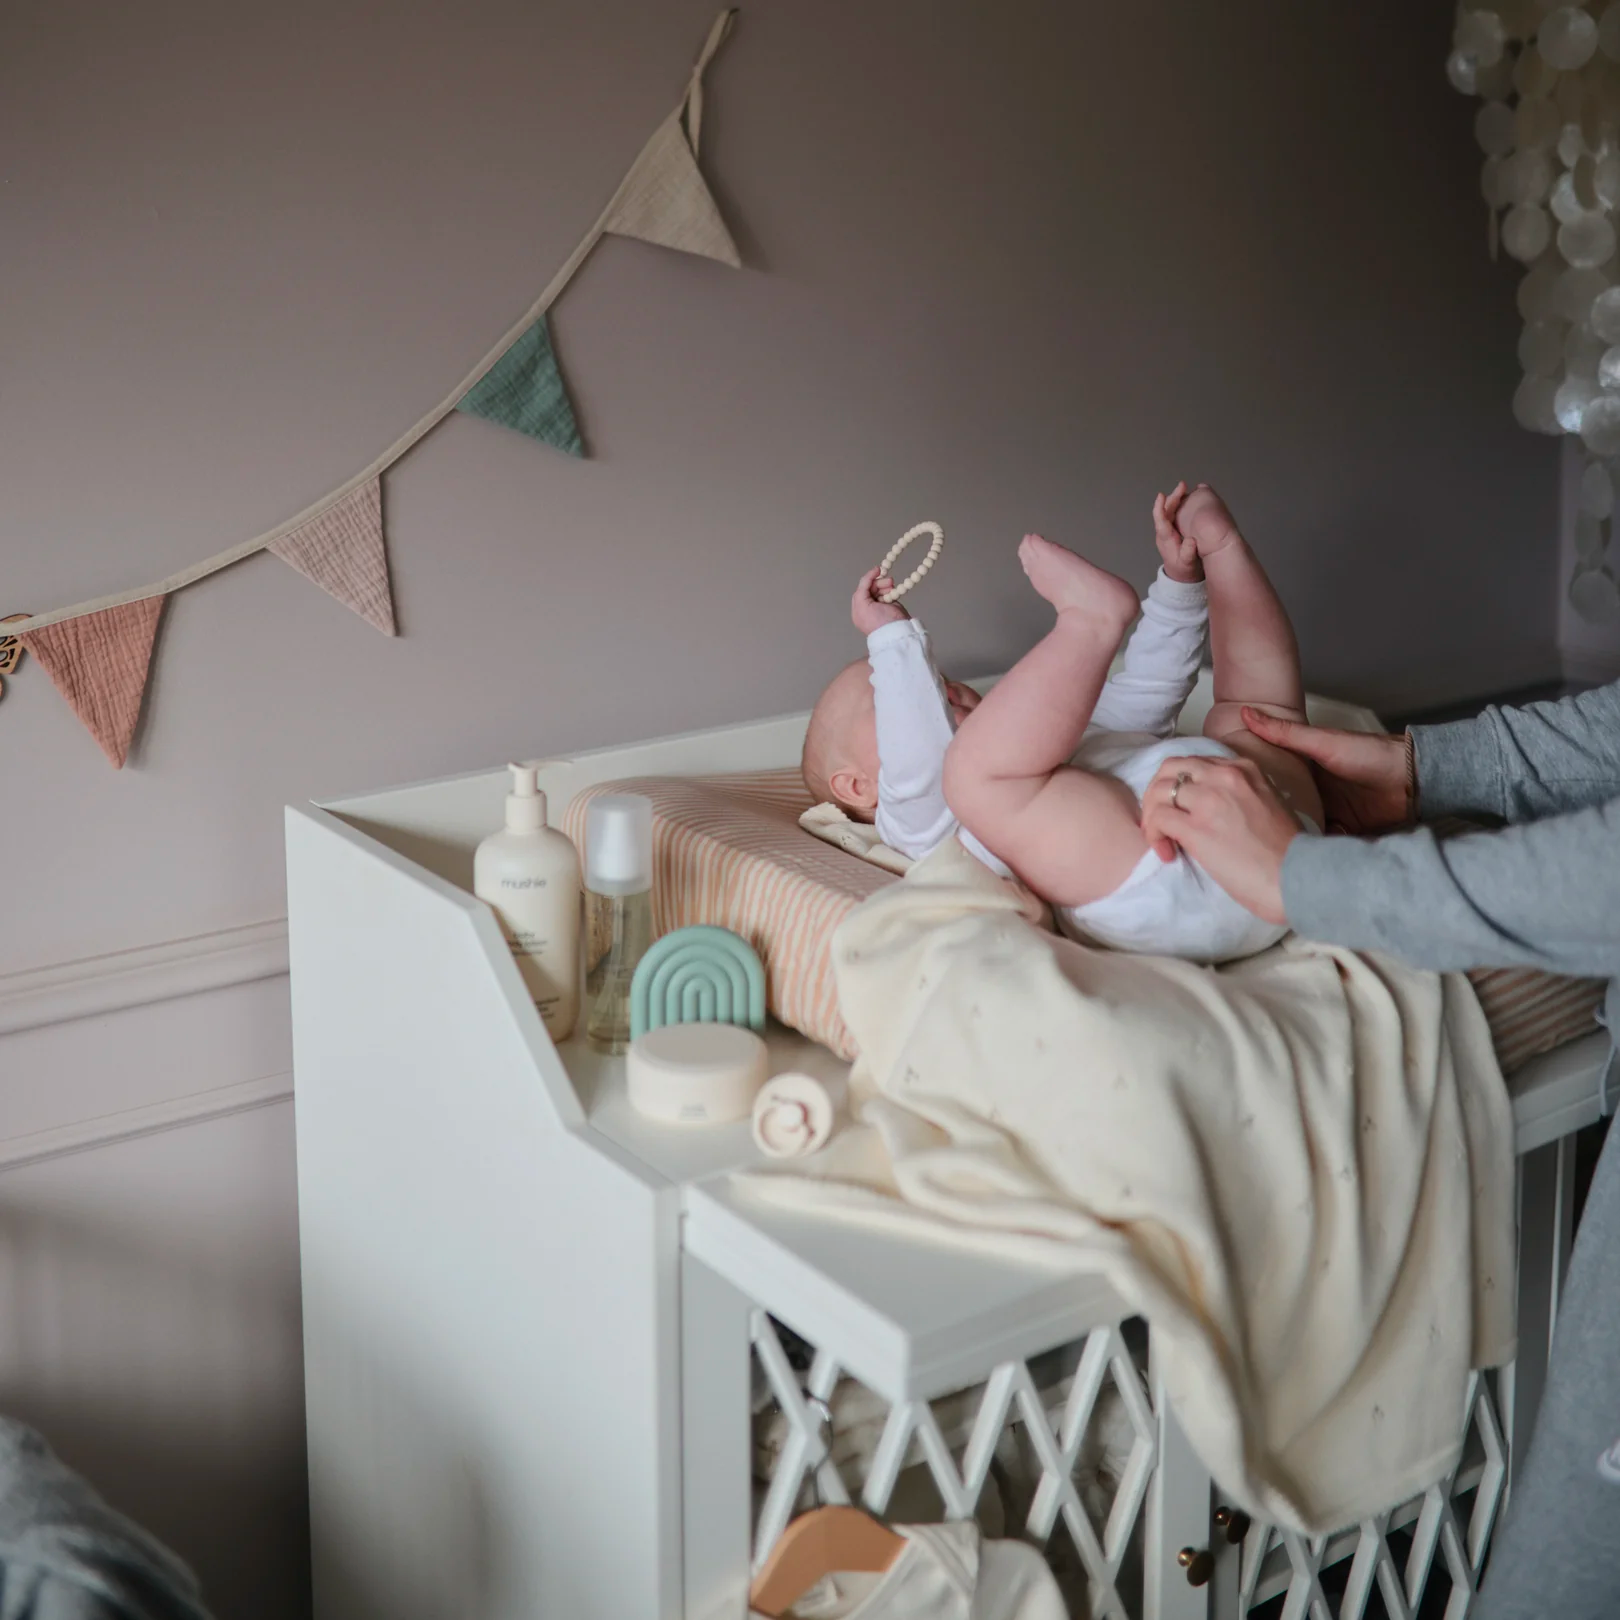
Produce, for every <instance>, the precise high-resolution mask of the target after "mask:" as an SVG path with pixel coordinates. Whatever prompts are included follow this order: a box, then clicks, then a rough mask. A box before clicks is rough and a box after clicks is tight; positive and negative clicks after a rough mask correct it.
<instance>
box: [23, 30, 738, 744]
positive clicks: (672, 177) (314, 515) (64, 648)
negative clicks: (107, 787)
mask: <svg viewBox="0 0 1620 1620" xmlns="http://www.w3.org/2000/svg"><path fill="white" fill-rule="evenodd" d="M735 18H736V12H735V11H734V10H731V11H723V12H721V14H720V15H719V16H718V17H717V18H716V19H715V22H714V25H713V27H712V28H711V29H710V30H709V36H708V39H707V40H706V41H705V42H704V45H703V49H702V51H701V52H699V54H698V59H697V63H696V65H695V66H694V67H693V69H692V74H691V77H690V78H689V79H688V81H687V86H686V93H685V94H684V95H683V96H682V98H681V102H680V105H679V106H677V107H676V109H675V110H674V112H672V113H671V114H670V115H669V117H668V118H666V119H665V120H664V122H663V123H661V124H660V125H659V126H658V128H657V129H656V130H655V131H654V132H653V134H652V137H651V138H650V139H649V140H648V142H647V144H646V145H645V146H644V147H643V148H642V150H641V153H640V155H639V156H638V157H637V158H636V161H635V162H634V163H633V164H632V165H631V167H630V171H629V173H628V174H626V175H625V177H624V179H623V180H622V181H621V182H620V184H619V187H618V189H617V190H616V191H615V192H614V194H613V196H612V198H611V199H610V201H609V202H608V205H607V207H606V208H605V209H603V211H602V213H601V216H600V217H599V218H598V219H597V221H596V223H595V224H594V225H593V226H592V227H591V228H590V230H589V231H587V232H586V234H585V236H584V237H583V238H582V239H581V240H580V242H579V244H578V245H577V246H576V247H575V249H574V251H573V252H572V253H571V254H570V255H569V256H568V259H567V260H566V261H565V263H564V264H563V266H562V268H561V269H560V270H558V272H557V273H556V275H554V276H553V277H552V279H551V282H550V283H549V285H548V286H547V287H546V288H545V290H544V291H543V292H542V293H541V294H540V296H539V297H538V298H537V299H535V301H534V303H533V304H532V305H530V307H529V308H528V309H527V310H526V311H525V312H524V313H523V315H522V316H520V317H519V319H518V320H517V321H516V322H514V323H513V325H512V326H511V327H510V328H509V329H508V330H507V332H506V333H505V334H504V335H503V336H502V338H501V339H500V341H499V342H498V343H496V344H495V346H494V347H493V348H492V349H491V350H490V351H489V352H488V353H487V354H486V355H485V356H484V358H483V359H482V360H480V361H479V363H478V364H477V366H475V367H474V368H473V370H472V371H471V372H469V373H468V375H467V376H466V377H464V378H463V379H462V380H461V381H460V382H459V383H457V384H456V386H455V388H453V389H452V390H451V391H450V393H449V394H448V395H447V396H446V397H445V398H444V399H442V400H441V401H440V402H439V403H438V404H437V405H435V406H434V407H433V409H432V410H430V411H428V412H427V413H426V415H424V416H422V417H421V418H420V419H419V420H418V421H417V422H416V423H415V424H414V425H413V426H412V427H410V428H408V429H407V430H406V431H405V432H404V433H402V434H401V435H400V436H399V438H398V439H396V440H395V441H394V443H393V444H391V445H390V446H389V447H388V448H387V449H386V450H384V451H383V452H382V454H381V455H379V456H378V457H377V458H376V459H375V460H373V461H372V462H371V463H370V464H369V465H367V466H365V467H363V468H362V469H361V470H360V471H359V472H357V473H356V474H354V476H353V477H352V478H350V479H348V480H347V481H346V482H345V483H343V484H341V485H339V486H338V488H336V489H334V490H332V491H331V492H330V493H328V494H326V495H323V496H322V497H321V498H320V499H319V500H318V501H314V502H312V503H311V504H310V505H309V506H307V507H306V508H305V509H304V510H303V511H302V512H299V513H298V514H296V515H295V516H294V517H291V518H289V519H288V520H287V521H286V522H285V523H282V524H279V525H278V526H277V527H276V528H274V529H271V530H269V531H268V532H267V533H265V534H261V535H258V536H256V537H255V538H254V539H252V540H245V541H243V542H241V544H239V545H235V546H232V547H230V548H229V549H227V550H225V551H221V552H218V553H216V554H215V555H214V556H212V557H205V558H204V559H203V560H202V561H200V562H197V563H194V564H192V565H191V566H190V567H189V568H184V569H182V570H180V572H178V573H176V574H172V575H170V576H169V577H168V578H167V579H162V580H159V581H157V583H155V584H152V585H144V586H138V587H136V588H135V589H133V590H126V591H120V592H115V593H113V594H111V595H108V596H102V597H97V598H95V599H94V600H92V601H88V602H79V603H77V604H75V605H74V606H72V607H65V608H57V609H55V610H53V611H52V612H49V613H36V614H32V615H13V617H12V620H7V621H3V622H5V623H6V624H7V629H8V632H9V634H8V635H7V636H6V637H5V638H4V641H3V643H0V653H3V652H5V651H6V649H7V648H8V647H9V648H26V649H27V650H28V651H29V652H30V653H32V654H33V655H34V657H35V658H36V659H37V660H38V661H39V664H40V666H41V668H43V669H44V670H45V672H46V673H47V674H48V675H49V676H50V678H51V680H52V682H53V683H54V684H55V686H56V688H57V690H58V691H60V692H61V694H62V696H63V697H64V698H66V699H67V701H68V704H69V706H70V707H71V708H72V709H73V712H74V713H75V714H77V715H78V717H79V719H80V720H81V721H82V722H83V724H84V726H85V728H86V729H87V730H88V731H89V732H90V734H91V735H92V736H93V737H94V738H95V739H96V741H97V743H99V744H100V746H101V749H102V752H103V753H104V754H106V756H107V758H108V760H109V761H110V762H111V763H112V764H113V766H114V767H115V768H116V767H121V766H122V765H123V763H124V761H125V759H126V758H127V757H128V754H129V746H130V741H131V739H132V738H133V736H134V733H135V727H136V724H137V722H138V721H139V719H140V713H141V703H142V699H143V697H144V695H145V691H146V681H147V675H148V673H149V671H150V668H151V661H152V651H153V646H154V643H155V639H156V635H157V628H158V621H159V620H160V618H161V617H162V614H163V604H164V602H165V601H166V600H167V598H168V597H170V596H172V595H173V594H174V593H175V592H176V591H180V590H183V589H185V587H186V586H188V585H192V584H195V583H196V582H197V581H198V580H200V579H206V578H207V577H208V576H209V575H210V574H216V573H218V572H219V571H220V570H221V569H223V568H229V567H230V566H231V565H232V564H234V563H238V562H241V561H243V560H244V559H245V558H247V557H251V556H255V555H257V554H258V553H259V552H261V551H269V552H273V553H274V554H275V555H276V556H277V557H279V558H280V559H281V560H282V561H283V562H285V563H286V564H288V566H289V567H292V568H294V569H296V570H297V571H298V572H299V573H300V574H302V575H303V576H304V577H305V578H306V579H308V580H310V581H312V582H313V583H314V584H316V585H319V586H320V588H321V589H322V590H323V591H325V592H326V593H327V594H328V595H330V596H332V597H333V598H335V599H336V600H337V601H339V602H341V603H342V604H343V605H344V607H346V608H348V609H350V611H351V612H354V613H356V614H358V615H359V616H360V617H361V618H363V619H364V620H365V621H366V622H367V623H368V624H370V625H373V626H374V627H375V628H376V629H378V630H380V631H381V632H382V633H383V634H384V635H385V636H392V635H394V634H395V633H396V624H395V619H394V603H393V595H392V592H391V590H390V588H389V580H388V556H387V545H386V541H385V538H384V530H383V509H382V475H383V473H385V472H386V471H387V470H388V469H389V468H390V467H392V466H393V465H394V464H395V463H396V462H398V461H399V460H400V458H401V457H403V456H404V455H405V454H406V453H407V452H408V451H410V450H411V449H412V448H413V447H414V446H415V445H417V444H418V443H420V441H421V440H422V439H424V438H425V437H426V436H427V435H428V434H429V433H431V432H432V431H433V429H434V428H436V427H437V426H438V425H439V424H440V423H441V422H442V421H443V420H444V419H445V418H446V417H447V416H449V415H450V414H451V413H452V412H457V411H459V412H461V413H463V414H466V415H469V416H479V417H483V418H485V419H486V420H488V421H491V422H497V423H500V424H501V425H503V426H505V427H509V428H514V429H516V430H517V431H518V432H520V433H524V434H527V435H528V436H529V437H530V438H534V439H539V440H540V441H541V442H543V443H545V444H548V445H551V446H553V447H554V448H556V449H558V450H561V451H563V452H565V453H566V454H568V455H571V456H579V457H583V456H584V455H585V447H584V444H583V442H582V441H581V439H580V433H579V425H578V422H577V420H576V418H575V415H574V407H573V404H572V402H571V401H570V400H569V397H568V390H567V387H566V385H565V384H564V382H563V378H562V372H561V370H560V368H559V367H558V364H557V355H556V351H555V350H554V349H553V347H552V343H551V330H550V325H549V323H548V321H547V319H546V312H547V310H549V309H550V307H551V306H552V304H554V303H555V302H556V301H557V299H558V297H559V296H560V295H561V294H562V291H563V289H564V288H565V287H566V286H567V285H568V283H569V282H570V281H571V280H572V279H573V277H574V275H575V273H576V272H577V271H578V270H579V268H580V266H581V265H582V264H583V263H584V262H585V260H586V259H587V258H589V257H590V254H591V251H592V250H593V249H594V248H595V246H596V244H597V243H598V242H599V241H601V239H602V237H603V236H604V235H609V234H611V235H616V236H627V237H634V238H636V239H637V240H639V241H643V242H649V243H652V244H654V245H656V246H660V247H667V248H673V249H675V250H676V251H677V252H681V253H693V254H697V255H700V256H701V257H704V258H709V259H715V260H718V261H719V262H720V263H722V264H728V265H731V266H732V267H733V268H737V267H740V265H741V263H742V260H741V257H740V256H739V254H738V252H737V245H736V243H735V242H734V241H733V240H732V237H731V233H730V231H728V230H727V229H726V224H725V221H724V220H723V219H722V218H721V216H720V210H719V208H718V207H716V205H715V201H714V198H713V197H712V196H711V195H710V193H709V188H708V186H707V184H706V183H705V182H704V179H703V175H702V172H701V171H700V170H699V168H698V141H699V135H700V132H701V128H702V121H703V73H704V70H705V69H706V68H707V67H708V65H709V63H710V62H711V61H712V60H713V58H714V54H715V52H716V51H718V50H719V48H720V46H721V44H722V43H723V42H724V40H725V38H726V35H727V34H728V33H729V32H730V31H731V26H732V23H733V21H734V20H735ZM12 638H15V639H14V640H13V639H12ZM20 656H21V655H20V652H18V653H16V654H15V656H11V657H10V658H9V662H7V663H6V665H5V668H6V672H7V673H9V672H10V670H11V669H12V668H15V664H16V658H17V657H20Z"/></svg>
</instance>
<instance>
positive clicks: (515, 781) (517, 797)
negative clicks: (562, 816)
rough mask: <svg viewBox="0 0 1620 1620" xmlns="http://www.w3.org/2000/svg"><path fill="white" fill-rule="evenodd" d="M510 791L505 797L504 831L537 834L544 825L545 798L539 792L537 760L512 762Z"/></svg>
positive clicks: (509, 767) (510, 767)
mask: <svg viewBox="0 0 1620 1620" xmlns="http://www.w3.org/2000/svg"><path fill="white" fill-rule="evenodd" d="M506 768H507V770H509V771H510V772H511V773H512V791H511V792H510V793H508V794H507V795H506V830H507V831H508V832H539V830H540V829H541V828H542V827H543V826H545V824H546V796H545V794H544V793H543V792H541V790H540V764H539V761H537V760H532V759H530V760H523V761H521V762H520V761H518V760H513V761H512V762H511V763H510V764H509V765H508V766H507V767H506Z"/></svg>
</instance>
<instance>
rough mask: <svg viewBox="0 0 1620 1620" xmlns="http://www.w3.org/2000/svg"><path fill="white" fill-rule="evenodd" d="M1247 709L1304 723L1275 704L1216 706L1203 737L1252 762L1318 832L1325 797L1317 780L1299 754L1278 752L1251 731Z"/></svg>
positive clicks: (1295, 712)
mask: <svg viewBox="0 0 1620 1620" xmlns="http://www.w3.org/2000/svg"><path fill="white" fill-rule="evenodd" d="M1245 708H1250V709H1259V710H1260V711H1261V712H1262V713H1264V714H1274V715H1276V716H1277V717H1278V718H1279V719H1282V720H1303V719H1304V718H1305V716H1304V715H1303V714H1302V713H1300V712H1299V711H1298V710H1297V709H1288V708H1283V707H1282V706H1281V705H1279V704H1275V703H1249V704H1243V703H1216V704H1212V705H1211V706H1210V711H1209V713H1208V715H1207V716H1205V719H1204V735H1205V737H1207V738H1209V739H1211V740H1212V741H1215V742H1219V743H1221V744H1222V745H1223V746H1224V747H1225V748H1227V749H1229V750H1230V751H1231V752H1232V753H1233V754H1235V755H1236V756H1237V757H1238V758H1239V759H1247V760H1252V761H1253V762H1254V763H1255V764H1256V765H1258V766H1259V767H1260V769H1261V770H1262V771H1264V772H1265V775H1266V779H1267V781H1269V782H1270V783H1271V785H1272V786H1273V787H1274V788H1276V790H1277V792H1278V794H1279V795H1280V796H1281V798H1282V800H1283V802H1284V803H1285V804H1286V805H1287V806H1288V808H1289V809H1290V810H1292V811H1293V812H1294V814H1295V815H1298V816H1305V817H1308V818H1309V820H1310V821H1311V822H1312V824H1313V825H1315V826H1316V827H1317V828H1320V827H1321V826H1322V824H1323V815H1322V795H1321V794H1320V793H1319V792H1318V791H1317V787H1316V778H1315V777H1313V776H1312V775H1311V768H1310V766H1309V765H1307V764H1306V763H1305V761H1304V760H1303V759H1301V758H1300V757H1299V755H1298V754H1291V753H1289V752H1288V750H1287V749H1286V748H1278V747H1277V746H1276V745H1275V744H1274V743H1268V742H1265V741H1263V740H1262V739H1261V738H1259V737H1257V736H1255V734H1254V733H1253V732H1252V731H1250V730H1249V728H1248V727H1247V726H1246V725H1244V723H1243V710H1244V709H1245Z"/></svg>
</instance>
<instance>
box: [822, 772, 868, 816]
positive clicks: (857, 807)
mask: <svg viewBox="0 0 1620 1620" xmlns="http://www.w3.org/2000/svg"><path fill="white" fill-rule="evenodd" d="M830 786H831V787H832V790H833V797H834V798H835V799H836V800H837V801H838V802H839V804H841V805H842V806H843V807H844V809H846V810H850V811H855V812H860V811H865V812H866V813H867V814H868V815H870V814H871V813H872V811H874V810H876V809H877V783H876V782H875V781H873V779H872V778H871V777H869V776H867V775H866V774H865V773H864V772H862V771H857V770H855V769H853V768H852V767H850V766H847V765H845V766H841V767H840V768H839V769H838V770H836V771H834V772H833V773H832V779H831V783H830Z"/></svg>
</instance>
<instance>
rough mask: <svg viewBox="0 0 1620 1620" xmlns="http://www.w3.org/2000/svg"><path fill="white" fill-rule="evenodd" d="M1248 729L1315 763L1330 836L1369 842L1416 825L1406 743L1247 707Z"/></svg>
mask: <svg viewBox="0 0 1620 1620" xmlns="http://www.w3.org/2000/svg"><path fill="white" fill-rule="evenodd" d="M1243 723H1244V725H1245V726H1247V727H1248V728H1249V730H1250V731H1252V732H1253V733H1254V734H1255V736H1257V737H1259V738H1261V739H1262V740H1263V741H1265V742H1268V743H1275V744H1276V746H1277V747H1278V748H1286V749H1287V750H1288V751H1289V752H1290V753H1291V754H1298V755H1299V756H1300V757H1301V758H1303V759H1306V760H1309V761H1310V765H1311V774H1312V775H1313V776H1314V777H1315V778H1316V785H1317V788H1318V790H1319V791H1320V792H1321V795H1322V810H1323V813H1324V814H1325V815H1326V816H1327V822H1328V825H1327V829H1326V830H1327V831H1329V832H1346V833H1352V834H1356V835H1359V836H1366V835H1368V834H1371V833H1383V832H1391V831H1393V830H1394V829H1396V828H1398V827H1409V826H1411V825H1412V820H1413V813H1414V810H1415V808H1416V807H1415V806H1414V804H1413V802H1412V799H1413V791H1412V789H1413V784H1412V781H1411V772H1410V766H1409V762H1408V759H1407V754H1406V748H1407V743H1406V738H1405V737H1392V736H1388V735H1386V734H1384V733H1380V732H1367V731H1334V730H1332V729H1330V728H1329V727H1327V726H1311V725H1306V724H1305V723H1304V722H1303V721H1299V720H1279V719H1277V718H1276V717H1275V716H1274V715H1269V714H1264V713H1262V712H1261V711H1260V710H1259V709H1250V708H1247V707H1246V708H1245V709H1244V710H1243Z"/></svg>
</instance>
